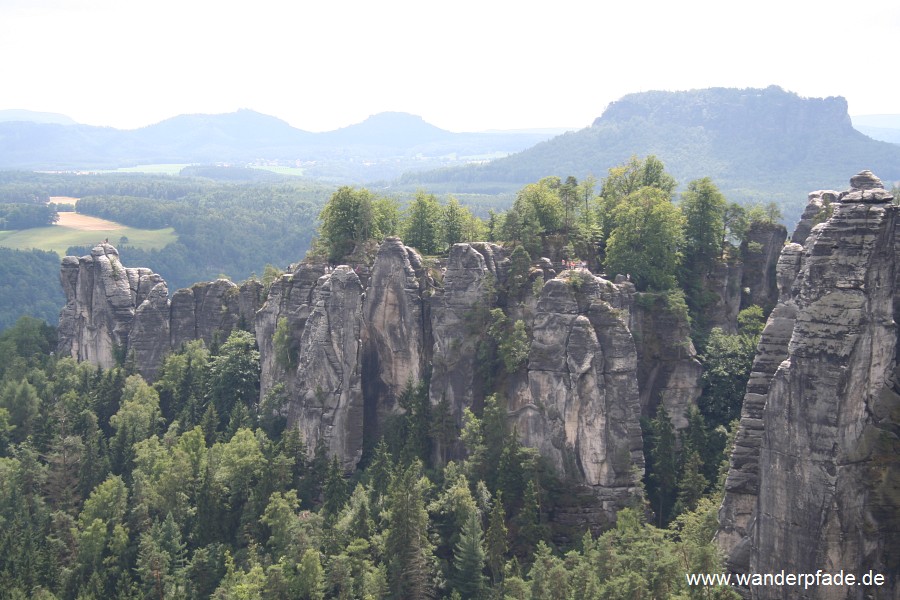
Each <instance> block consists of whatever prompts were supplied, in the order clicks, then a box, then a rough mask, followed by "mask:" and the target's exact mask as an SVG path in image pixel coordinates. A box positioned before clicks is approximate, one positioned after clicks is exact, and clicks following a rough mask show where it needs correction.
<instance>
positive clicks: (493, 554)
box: [485, 492, 509, 587]
mask: <svg viewBox="0 0 900 600" xmlns="http://www.w3.org/2000/svg"><path fill="white" fill-rule="evenodd" d="M507 535H508V532H507V529H506V511H504V510H503V497H502V494H501V493H500V492H497V498H496V499H495V500H494V506H493V507H492V508H491V516H490V523H489V524H488V530H487V539H486V540H485V544H486V546H487V558H488V566H490V568H491V578H492V581H493V584H494V586H495V587H496V585H497V583H499V581H500V579H501V578H502V575H503V561H504V559H505V558H506V553H507V551H508V550H509V543H508V541H507Z"/></svg>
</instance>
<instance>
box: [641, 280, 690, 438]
mask: <svg viewBox="0 0 900 600" xmlns="http://www.w3.org/2000/svg"><path fill="white" fill-rule="evenodd" d="M630 325H631V327H630V329H631V331H632V333H633V334H634V340H635V345H636V347H637V360H638V363H637V364H638V371H637V375H638V385H639V387H640V398H641V415H642V416H645V417H653V416H654V415H655V414H656V408H657V406H658V405H659V404H660V403H661V404H663V406H665V407H666V412H668V413H669V417H670V418H671V420H672V425H673V426H674V427H675V429H677V430H682V429H684V428H685V427H687V424H688V411H689V409H690V407H692V406H696V403H697V398H699V397H700V393H701V392H702V387H703V385H702V382H701V379H700V377H701V375H702V374H703V367H702V366H701V365H700V362H699V361H698V360H697V351H696V350H695V349H694V344H693V342H692V341H691V328H690V324H689V322H688V318H687V314H686V312H684V310H682V309H681V308H678V307H675V308H673V307H671V306H669V303H668V301H667V299H666V296H665V295H664V294H653V293H639V294H637V295H636V297H635V302H634V308H633V309H632V313H631V321H630Z"/></svg>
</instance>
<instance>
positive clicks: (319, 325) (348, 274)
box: [287, 265, 363, 470]
mask: <svg viewBox="0 0 900 600" xmlns="http://www.w3.org/2000/svg"><path fill="white" fill-rule="evenodd" d="M362 302H363V288H362V284H361V283H360V281H359V277H358V276H357V275H356V273H355V272H354V271H353V269H351V268H350V267H348V266H346V265H345V266H340V267H337V268H336V269H335V270H334V271H333V272H332V273H329V274H327V275H326V276H324V277H322V278H321V280H320V281H319V285H317V286H316V289H315V290H314V291H313V295H312V301H311V303H310V307H311V310H310V313H309V317H308V318H307V320H306V324H305V326H304V327H303V333H302V335H301V337H300V346H299V354H298V355H299V360H298V363H299V364H298V368H297V373H298V381H297V383H296V388H295V389H296V391H295V397H294V398H295V399H294V401H292V402H290V403H289V405H288V413H287V417H288V426H289V427H297V428H299V429H300V433H301V437H302V438H303V439H304V440H305V442H306V444H307V447H308V448H309V449H310V451H311V452H312V451H314V450H315V448H316V445H317V444H319V443H321V444H323V445H324V446H325V449H326V450H327V451H328V453H329V455H330V456H336V457H338V458H339V460H340V461H341V462H342V463H343V465H344V468H345V469H348V470H350V469H352V468H354V467H355V466H356V463H357V462H359V459H360V457H361V456H362V449H363V397H362V387H361V379H360V360H359V359H360V346H361V343H360V325H361V322H362Z"/></svg>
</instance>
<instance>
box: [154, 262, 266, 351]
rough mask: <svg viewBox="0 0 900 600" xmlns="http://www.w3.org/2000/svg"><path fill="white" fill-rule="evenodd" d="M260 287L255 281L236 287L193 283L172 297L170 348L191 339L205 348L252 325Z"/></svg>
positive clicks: (227, 283)
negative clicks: (239, 328) (203, 343)
mask: <svg viewBox="0 0 900 600" xmlns="http://www.w3.org/2000/svg"><path fill="white" fill-rule="evenodd" d="M261 291H262V286H261V285H260V284H259V283H258V282H255V281H250V282H247V283H244V284H243V285H242V286H240V287H239V286H237V285H236V284H234V283H232V282H231V281H229V280H227V279H217V280H216V281H211V282H208V283H196V284H194V285H192V286H191V287H189V288H187V289H183V290H178V291H177V292H175V295H173V296H172V316H171V320H172V325H171V336H172V341H171V346H172V347H173V348H179V347H181V345H182V344H184V343H185V342H189V341H191V340H203V341H204V342H205V343H206V345H207V346H209V345H211V344H213V343H215V342H219V343H221V342H223V341H224V338H222V339H217V336H219V337H220V336H222V335H225V336H226V337H227V335H228V334H229V333H230V332H231V331H232V330H233V329H235V328H237V327H239V326H243V327H245V328H247V326H248V324H250V325H252V323H253V321H254V319H255V316H256V310H257V308H259V300H258V298H259V294H260V293H261Z"/></svg>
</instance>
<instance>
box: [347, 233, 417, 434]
mask: <svg viewBox="0 0 900 600" xmlns="http://www.w3.org/2000/svg"><path fill="white" fill-rule="evenodd" d="M417 268H418V270H419V271H420V272H421V271H422V259H421V257H420V256H419V255H418V254H417V253H416V252H415V251H414V250H412V249H411V248H407V247H406V246H404V245H403V242H401V241H400V240H399V239H398V238H387V239H386V240H384V242H383V243H382V244H381V246H380V247H379V249H378V254H377V256H376V257H375V263H374V264H373V266H372V271H371V276H370V279H369V286H368V289H367V292H366V299H365V302H364V305H363V321H364V324H365V325H364V327H363V329H362V345H363V354H362V369H363V371H364V372H365V377H364V385H365V386H366V390H365V391H366V397H367V398H368V399H369V404H370V406H371V411H372V417H373V419H370V421H372V422H373V423H375V424H377V423H380V422H381V421H382V420H383V419H384V417H385V416H387V415H388V414H390V413H392V412H394V411H396V409H397V397H398V396H400V394H401V393H402V392H403V390H404V388H405V387H406V386H407V385H408V384H416V383H418V382H419V381H421V380H423V379H424V378H425V365H426V363H427V359H428V357H429V355H430V348H427V343H426V337H425V331H426V329H425V317H426V313H425V306H424V292H425V291H426V290H430V289H433V287H434V283H433V282H432V281H430V279H429V278H427V277H426V276H424V274H423V277H422V282H421V283H420V281H419V279H418V278H417V276H416V270H417ZM377 434H378V432H377V431H373V432H372V435H373V436H377Z"/></svg>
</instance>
